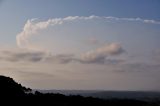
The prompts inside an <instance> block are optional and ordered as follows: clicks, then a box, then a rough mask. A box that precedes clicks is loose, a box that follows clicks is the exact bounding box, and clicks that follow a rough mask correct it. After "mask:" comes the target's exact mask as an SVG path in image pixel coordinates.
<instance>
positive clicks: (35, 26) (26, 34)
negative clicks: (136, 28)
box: [16, 15, 160, 49]
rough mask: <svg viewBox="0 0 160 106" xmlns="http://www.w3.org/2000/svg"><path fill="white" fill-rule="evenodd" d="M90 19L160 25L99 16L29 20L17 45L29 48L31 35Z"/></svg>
mask: <svg viewBox="0 0 160 106" xmlns="http://www.w3.org/2000/svg"><path fill="white" fill-rule="evenodd" d="M92 19H104V20H106V21H108V20H109V21H138V22H142V23H148V24H160V22H159V21H155V20H148V19H142V18H119V17H112V16H108V17H101V16H94V15H92V16H88V17H85V16H68V17H65V18H53V19H49V20H47V21H39V22H38V21H37V19H30V20H28V21H27V22H26V23H25V25H24V27H23V30H22V32H20V33H19V34H17V36H16V41H17V45H18V47H20V48H27V49H29V48H30V43H29V40H28V39H29V38H30V37H32V36H33V35H35V34H37V33H38V32H39V31H40V30H44V29H46V28H48V27H50V26H55V25H61V24H63V23H64V22H67V21H74V20H92Z"/></svg>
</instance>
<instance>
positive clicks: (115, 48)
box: [79, 43, 125, 63]
mask: <svg viewBox="0 0 160 106" xmlns="http://www.w3.org/2000/svg"><path fill="white" fill-rule="evenodd" d="M124 51H125V50H124V49H123V48H122V46H121V45H120V44H118V43H110V44H106V45H105V46H103V47H100V48H97V49H96V50H92V51H89V52H87V53H85V54H83V55H82V56H81V59H80V60H79V61H80V62H82V63H105V62H106V61H107V57H108V56H116V55H120V54H122V53H124Z"/></svg>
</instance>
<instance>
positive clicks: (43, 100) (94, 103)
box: [0, 76, 160, 106]
mask: <svg viewBox="0 0 160 106" xmlns="http://www.w3.org/2000/svg"><path fill="white" fill-rule="evenodd" d="M7 105H10V106H12V105H14V106H160V101H153V102H152V101H149V102H148V101H142V100H133V99H106V100H105V99H98V98H93V97H83V96H80V95H70V96H65V95H62V94H53V93H40V92H38V91H36V92H34V93H32V90H31V89H30V88H26V87H24V86H22V85H21V84H18V83H16V82H15V81H14V80H13V79H12V78H9V77H5V76H0V106H7Z"/></svg>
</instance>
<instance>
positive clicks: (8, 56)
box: [0, 50, 45, 62]
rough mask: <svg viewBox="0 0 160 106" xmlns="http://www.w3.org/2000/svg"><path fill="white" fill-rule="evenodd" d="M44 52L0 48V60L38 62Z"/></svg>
mask: <svg viewBox="0 0 160 106" xmlns="http://www.w3.org/2000/svg"><path fill="white" fill-rule="evenodd" d="M44 56H45V53H43V52H37V51H36V52H35V51H34V52H33V51H32V52H30V51H12V50H4V51H3V50H1V51H0V60H3V61H9V62H21V61H25V62H26V61H29V62H38V61H41V60H42V59H43V57H44Z"/></svg>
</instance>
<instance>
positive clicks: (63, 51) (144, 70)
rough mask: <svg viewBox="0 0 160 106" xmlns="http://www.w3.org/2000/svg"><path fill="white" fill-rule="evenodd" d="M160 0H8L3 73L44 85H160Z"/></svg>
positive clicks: (3, 10) (2, 15) (3, 12)
mask: <svg viewBox="0 0 160 106" xmlns="http://www.w3.org/2000/svg"><path fill="white" fill-rule="evenodd" d="M159 5H160V1H159V0H34V1H31V0H14V1H9V0H2V1H1V2H0V23H1V24H0V28H1V30H0V64H1V66H0V74H3V75H7V76H11V77H13V78H15V79H16V80H18V81H19V82H21V83H22V84H23V85H26V86H28V87H31V88H38V89H103V90H158V91H159V90H160V85H159V83H158V81H159V80H160V76H159V75H160V64H159V63H160V48H159V45H160V43H159V40H160V14H159V11H160V6H159Z"/></svg>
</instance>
